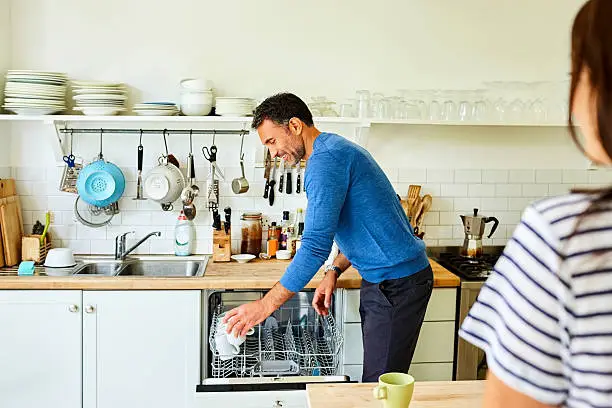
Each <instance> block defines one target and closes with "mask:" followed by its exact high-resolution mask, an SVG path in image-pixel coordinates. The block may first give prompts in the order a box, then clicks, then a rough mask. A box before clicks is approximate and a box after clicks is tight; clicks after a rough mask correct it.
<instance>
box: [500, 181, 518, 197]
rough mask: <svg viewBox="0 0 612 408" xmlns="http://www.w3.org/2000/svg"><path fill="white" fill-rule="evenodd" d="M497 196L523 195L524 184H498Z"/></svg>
mask: <svg viewBox="0 0 612 408" xmlns="http://www.w3.org/2000/svg"><path fill="white" fill-rule="evenodd" d="M495 196H496V197H522V196H523V186H522V185H520V184H498V185H496V186H495Z"/></svg>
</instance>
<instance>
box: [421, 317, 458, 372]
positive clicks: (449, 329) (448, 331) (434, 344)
mask: <svg viewBox="0 0 612 408" xmlns="http://www.w3.org/2000/svg"><path fill="white" fill-rule="evenodd" d="M454 350H455V322H425V323H423V326H422V327H421V333H420V335H419V341H418V342H417V346H416V350H415V351H414V357H413V358H412V362H413V363H443V362H452V361H453V356H454Z"/></svg>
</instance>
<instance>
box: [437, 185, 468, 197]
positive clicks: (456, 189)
mask: <svg viewBox="0 0 612 408" xmlns="http://www.w3.org/2000/svg"><path fill="white" fill-rule="evenodd" d="M440 195H442V196H443V197H467V195H468V185H467V184H442V185H441V193H440Z"/></svg>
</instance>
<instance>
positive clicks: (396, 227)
mask: <svg viewBox="0 0 612 408" xmlns="http://www.w3.org/2000/svg"><path fill="white" fill-rule="evenodd" d="M253 128H254V129H257V132H258V133H259V137H260V139H261V142H262V143H263V144H264V145H265V146H266V147H268V149H269V150H270V153H271V154H272V157H281V158H282V159H283V160H285V161H286V163H288V164H298V163H299V162H300V160H302V159H304V160H307V161H308V162H307V168H306V173H305V179H304V188H305V191H306V195H307V198H308V207H307V210H306V219H305V227H304V233H303V238H302V246H301V248H300V250H299V251H298V252H297V253H296V255H295V257H294V259H293V261H292V262H291V264H290V265H289V266H288V268H287V270H286V271H285V274H284V275H283V277H282V278H281V280H280V282H278V283H277V284H276V285H275V286H274V287H273V288H272V289H271V290H270V291H269V292H268V293H267V294H266V296H264V297H263V298H262V299H261V300H258V301H255V302H252V303H249V304H245V305H242V306H240V307H238V308H235V309H233V310H231V311H229V312H228V314H227V316H226V318H225V319H226V321H227V322H228V332H232V331H234V332H235V333H240V334H241V335H246V332H247V331H248V330H249V329H250V328H251V327H254V326H255V325H257V324H259V323H261V322H262V321H264V320H265V319H266V318H267V317H268V316H270V315H271V314H272V313H273V312H274V311H275V310H276V309H278V308H279V307H280V306H281V305H282V304H283V303H285V302H286V301H287V300H289V299H290V298H291V297H292V296H293V295H294V294H295V293H296V292H299V291H300V290H301V289H302V288H304V286H306V284H307V283H308V282H309V281H310V280H311V279H312V277H313V276H314V275H315V274H316V273H317V271H318V270H319V269H320V268H321V266H322V265H323V263H324V262H325V261H326V259H327V257H328V256H329V253H330V250H331V248H332V244H333V241H334V240H335V241H336V243H337V244H338V247H339V248H340V254H339V255H338V256H337V257H336V258H335V260H334V262H333V265H329V266H328V267H326V271H325V277H324V279H323V281H322V282H321V284H320V285H319V287H318V288H317V290H316V292H315V295H314V300H313V307H314V308H315V309H316V311H317V312H318V313H319V314H322V315H327V314H328V313H329V308H330V305H331V297H332V294H333V292H334V290H335V288H336V281H337V279H338V276H340V274H341V273H342V272H344V271H345V270H346V269H347V268H348V267H349V266H351V264H352V265H353V267H355V269H356V270H357V271H359V273H360V274H361V276H362V278H363V280H362V285H361V304H360V307H359V312H360V314H361V325H362V333H363V347H364V362H363V378H362V380H363V381H364V382H374V381H378V376H379V375H381V374H383V373H385V372H391V371H396V372H407V371H408V368H409V367H410V362H411V361H412V356H413V354H414V349H415V347H416V342H417V339H418V335H419V331H420V329H421V325H422V323H423V319H424V317H425V310H426V308H427V303H428V302H429V298H430V296H431V291H432V288H433V272H432V269H431V267H430V265H429V260H428V258H427V255H426V254H425V244H424V242H423V241H421V240H420V239H418V238H416V237H415V236H414V234H413V231H412V229H411V227H410V224H409V222H408V219H407V217H406V215H405V213H404V211H403V209H402V206H401V203H400V201H399V200H398V197H397V194H396V193H395V191H394V190H393V187H392V186H391V183H390V182H389V180H388V179H387V177H386V176H385V174H384V173H383V171H382V170H381V168H380V167H379V166H378V164H377V163H376V162H375V161H374V159H373V158H372V156H371V155H370V154H369V153H368V152H367V151H366V150H365V149H363V148H361V147H360V146H358V145H356V144H354V143H352V142H350V141H348V140H347V139H345V138H343V137H341V136H338V135H336V134H332V133H321V132H320V131H319V130H317V128H316V127H315V126H314V123H313V119H312V114H311V113H310V111H309V109H308V106H307V105H306V104H305V103H304V102H303V101H302V100H301V99H300V98H298V97H297V96H295V95H293V94H289V93H283V94H277V95H274V96H272V97H270V98H268V99H266V100H265V101H264V102H262V103H261V105H259V106H258V107H257V109H256V111H255V117H254V118H253Z"/></svg>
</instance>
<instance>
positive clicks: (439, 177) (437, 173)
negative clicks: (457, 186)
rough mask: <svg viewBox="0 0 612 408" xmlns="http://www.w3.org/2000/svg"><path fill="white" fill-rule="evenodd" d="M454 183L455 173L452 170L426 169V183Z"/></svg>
mask: <svg viewBox="0 0 612 408" xmlns="http://www.w3.org/2000/svg"><path fill="white" fill-rule="evenodd" d="M454 181H455V173H454V171H453V170H440V169H428V170H427V182H428V183H452V182H454Z"/></svg>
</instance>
